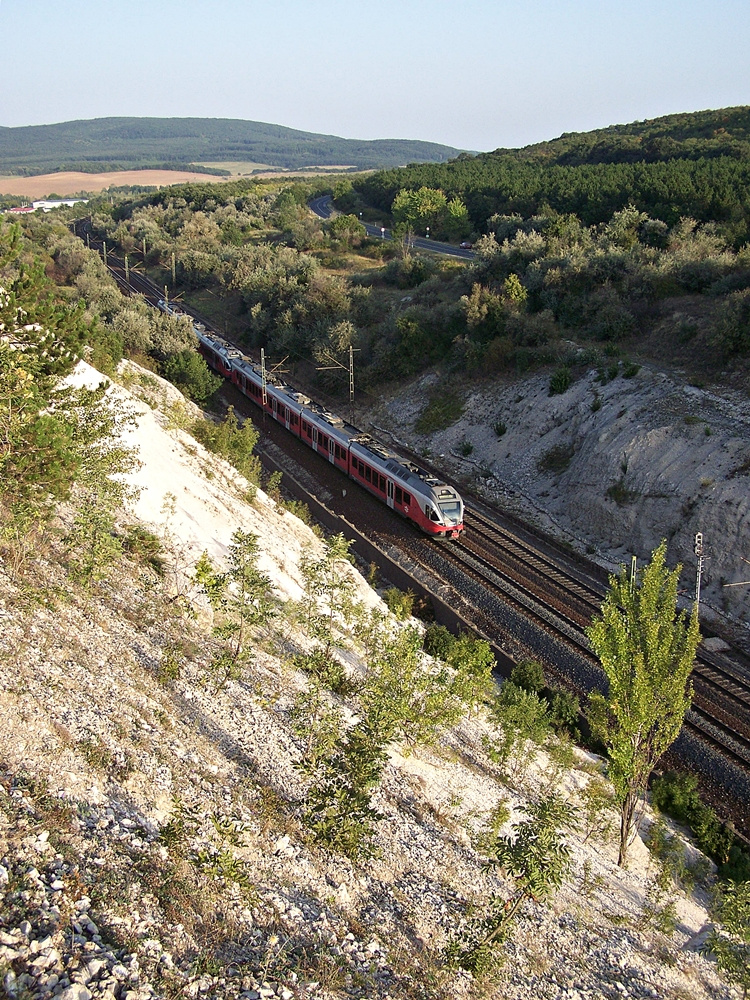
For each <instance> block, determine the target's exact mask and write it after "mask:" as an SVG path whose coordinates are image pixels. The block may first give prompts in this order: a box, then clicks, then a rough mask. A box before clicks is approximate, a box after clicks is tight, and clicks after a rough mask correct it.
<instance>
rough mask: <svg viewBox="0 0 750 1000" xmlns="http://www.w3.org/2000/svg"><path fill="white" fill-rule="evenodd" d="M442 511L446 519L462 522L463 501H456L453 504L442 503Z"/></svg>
mask: <svg viewBox="0 0 750 1000" xmlns="http://www.w3.org/2000/svg"><path fill="white" fill-rule="evenodd" d="M440 510H441V512H442V514H443V516H444V517H450V518H453V519H454V520H456V521H460V520H461V501H460V500H454V501H453V502H452V503H441V504H440Z"/></svg>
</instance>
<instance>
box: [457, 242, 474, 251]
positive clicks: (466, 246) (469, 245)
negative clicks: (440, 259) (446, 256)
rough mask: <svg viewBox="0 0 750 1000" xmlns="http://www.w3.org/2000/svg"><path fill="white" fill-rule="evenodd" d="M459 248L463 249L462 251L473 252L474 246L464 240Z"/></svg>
mask: <svg viewBox="0 0 750 1000" xmlns="http://www.w3.org/2000/svg"><path fill="white" fill-rule="evenodd" d="M459 246H460V247H461V249H462V250H471V248H472V246H473V244H472V243H469V242H468V241H467V240H464V242H463V243H459Z"/></svg>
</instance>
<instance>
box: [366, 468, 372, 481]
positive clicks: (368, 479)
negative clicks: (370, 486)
mask: <svg viewBox="0 0 750 1000" xmlns="http://www.w3.org/2000/svg"><path fill="white" fill-rule="evenodd" d="M365 479H366V480H367V482H368V483H371V482H372V470H371V469H370V466H369V465H366V466H365Z"/></svg>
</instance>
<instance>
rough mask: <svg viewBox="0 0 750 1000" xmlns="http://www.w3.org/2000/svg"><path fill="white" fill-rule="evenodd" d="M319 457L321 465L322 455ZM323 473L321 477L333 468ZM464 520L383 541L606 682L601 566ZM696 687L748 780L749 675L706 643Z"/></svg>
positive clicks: (572, 674) (476, 616)
mask: <svg viewBox="0 0 750 1000" xmlns="http://www.w3.org/2000/svg"><path fill="white" fill-rule="evenodd" d="M78 235H79V236H81V235H82V232H78ZM82 238H83V236H82ZM89 240H90V245H91V247H92V248H93V249H96V250H98V251H99V252H100V253H102V252H103V246H102V243H101V241H98V240H95V239H92V238H91V237H90V236H89ZM107 266H108V268H109V270H110V272H111V273H112V275H113V277H114V278H115V280H116V281H117V284H118V286H119V287H120V288H121V290H122V291H123V292H124V293H125V294H133V293H137V294H141V295H143V296H144V297H145V298H146V299H147V300H148V301H149V302H151V303H152V304H154V305H156V303H157V301H158V300H159V299H160V298H162V297H163V294H162V291H161V290H160V289H159V288H158V286H156V285H155V284H154V283H153V282H152V281H151V280H150V279H149V278H147V277H145V276H144V275H142V274H139V273H138V272H137V271H133V270H132V269H128V270H127V273H126V268H125V263H124V261H123V260H122V259H121V258H119V257H117V256H116V255H114V254H112V253H111V251H109V252H108V253H107ZM183 308H184V307H183ZM185 311H186V312H187V313H189V314H191V315H194V314H193V313H192V312H191V310H190V309H185ZM197 318H200V317H197ZM207 325H208V324H207ZM313 461H314V462H315V463H317V464H322V463H320V460H319V459H318V458H317V457H313ZM420 461H422V464H424V461H423V459H420ZM324 468H325V466H324ZM318 471H319V472H320V475H321V476H324V475H328V474H329V472H330V470H328V469H327V468H326V469H325V472H323V470H318ZM334 472H335V470H334ZM465 524H466V531H465V534H464V536H463V538H462V540H461V543H460V544H453V545H446V546H439V545H435V543H434V542H430V541H427V540H425V539H424V538H422V537H421V536H417V535H416V533H415V532H414V531H413V530H409V526H407V525H403V526H402V527H404V528H406V529H407V530H405V531H400V532H391V531H390V530H387V531H386V533H385V536H384V538H381V541H383V542H384V544H385V545H392V544H393V545H397V546H398V547H399V548H401V550H402V551H405V552H406V553H408V556H409V558H410V559H411V560H413V561H414V563H415V564H418V565H420V566H421V567H422V568H423V569H424V570H425V572H428V573H430V574H432V575H433V576H436V577H437V578H438V580H439V581H442V584H438V586H441V585H444V586H445V587H447V588H449V589H451V590H452V591H453V592H454V593H455V595H456V596H455V599H456V600H457V601H459V602H460V603H461V604H463V605H464V606H465V609H466V617H467V618H468V620H473V621H474V622H475V623H476V627H477V629H478V630H479V631H480V632H481V633H483V634H485V635H487V636H488V638H490V639H491V640H492V641H493V642H494V643H495V644H496V645H497V646H498V647H499V648H500V649H501V650H503V651H504V653H505V655H507V656H508V658H509V659H510V660H518V659H520V658H522V657H524V656H528V657H532V658H536V659H540V660H542V662H543V664H544V666H545V669H546V670H547V672H548V673H549V675H550V676H551V677H554V678H555V680H556V681H557V682H558V683H560V684H561V685H562V686H564V687H567V688H569V689H572V690H574V691H576V692H577V693H578V694H579V695H586V694H588V692H589V691H590V690H592V689H593V688H595V687H599V688H602V687H603V686H604V676H603V674H602V671H601V668H600V667H599V665H598V662H597V661H596V659H595V657H594V656H593V654H592V652H591V649H590V647H589V644H588V642H587V640H586V637H585V633H584V629H585V628H586V626H587V625H589V624H590V622H591V620H592V618H593V617H594V615H595V614H597V613H598V612H599V610H600V607H601V603H602V601H603V599H604V596H605V593H606V590H605V588H604V586H603V585H602V584H601V582H600V581H599V580H597V579H596V572H595V571H593V570H592V572H590V573H589V572H587V571H586V569H585V567H582V566H581V565H580V564H574V562H573V560H571V559H569V558H566V557H565V554H564V553H562V552H560V551H555V550H554V549H553V548H551V547H550V546H548V545H543V544H541V543H540V541H539V540H538V539H536V538H535V537H533V533H532V532H530V531H528V530H526V529H521V528H520V527H519V526H517V525H514V524H512V523H509V522H508V521H507V520H506V519H504V518H503V517H502V515H500V514H499V513H498V512H495V511H489V510H487V509H486V508H485V507H484V506H483V505H481V504H480V503H478V502H475V501H473V500H471V499H467V501H466V519H465ZM532 634H533V637H532ZM694 688H695V698H694V704H693V707H692V709H691V711H690V713H689V714H688V717H687V718H686V722H685V728H686V729H687V730H689V731H690V732H691V734H692V735H694V736H696V737H698V738H699V739H700V740H701V741H703V742H704V743H706V744H707V745H709V746H711V747H712V748H714V749H715V750H716V751H717V752H720V753H721V754H722V755H723V756H724V758H725V759H726V760H728V761H729V762H731V763H732V764H733V765H734V766H735V767H737V768H739V769H740V770H741V771H742V772H743V773H744V774H746V775H747V780H748V782H749V783H750V671H746V670H745V669H744V668H743V667H742V666H740V665H734V664H732V663H728V662H727V661H726V660H725V658H722V657H719V656H716V655H714V654H712V653H710V652H709V651H707V650H704V649H702V648H701V650H700V652H699V656H698V659H697V663H696V667H695V671H694Z"/></svg>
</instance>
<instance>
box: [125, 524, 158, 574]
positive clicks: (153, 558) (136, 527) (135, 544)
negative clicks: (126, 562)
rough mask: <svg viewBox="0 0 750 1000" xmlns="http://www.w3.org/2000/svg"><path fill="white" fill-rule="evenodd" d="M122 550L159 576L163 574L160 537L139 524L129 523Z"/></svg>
mask: <svg viewBox="0 0 750 1000" xmlns="http://www.w3.org/2000/svg"><path fill="white" fill-rule="evenodd" d="M122 548H123V552H126V553H127V554H128V555H129V556H132V557H133V558H134V559H139V560H140V561H141V562H143V563H145V564H146V565H147V566H150V567H151V569H153V570H154V572H155V573H158V574H159V576H164V567H165V559H164V549H163V548H162V544H161V539H160V538H159V536H158V535H155V534H154V532H153V531H149V530H148V528H144V527H143V525H141V524H133V525H129V526H128V529H127V531H126V532H125V537H124V538H123V540H122Z"/></svg>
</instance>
